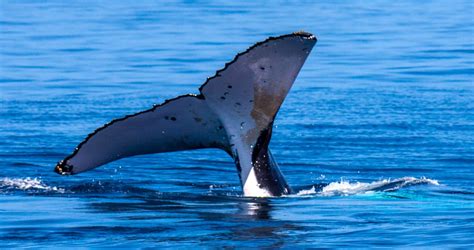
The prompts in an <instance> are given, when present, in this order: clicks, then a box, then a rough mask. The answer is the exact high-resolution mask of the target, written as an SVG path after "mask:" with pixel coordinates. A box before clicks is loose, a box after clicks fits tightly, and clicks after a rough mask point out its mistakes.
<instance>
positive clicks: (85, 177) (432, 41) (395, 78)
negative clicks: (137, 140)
mask: <svg viewBox="0 0 474 250" xmlns="http://www.w3.org/2000/svg"><path fill="white" fill-rule="evenodd" d="M473 13H474V3H473V1H429V2H423V3H421V2H418V1H401V2H398V1H397V2H389V1H373V2H370V5H369V4H368V2H366V1H336V2H329V1H327V2H313V1H301V2H299V1H282V2H273V1H271V2H270V1H264V2H258V3H255V2H253V1H252V2H242V3H237V2H235V3H224V2H214V1H211V2H201V1H166V2H155V1H80V2H70V1H28V0H27V1H1V2H0V246H1V247H38V246H40V247H79V246H88V247H156V246H158V247H176V246H179V247H183V248H186V247H191V246H195V245H198V246H201V247H240V248H245V247H270V248H278V247H284V248H292V247H322V248H326V247H327V248H335V247H340V248H346V247H357V248H365V247H371V246H372V247H374V246H377V247H410V248H411V247H420V248H427V247H431V246H437V247H440V248H454V247H460V248H474V236H473V235H474V190H473V187H472V186H473V184H474V77H473V73H474V41H473V40H474V38H473V37H474V20H473V16H474V15H473ZM298 30H305V31H308V32H312V33H314V34H315V35H316V36H317V37H318V44H317V45H316V47H315V48H314V50H313V52H312V54H311V55H310V57H309V59H308V61H307V62H306V64H305V65H304V67H303V69H302V71H301V73H300V75H299V77H298V79H297V80H296V82H295V85H294V86H293V89H292V90H291V92H290V93H289V95H288V97H287V99H286V100H285V102H284V104H283V106H282V108H281V110H280V112H279V114H278V116H277V119H276V121H275V124H274V125H275V127H274V134H273V137H272V141H271V145H270V147H271V148H272V151H273V154H274V156H275V158H276V159H277V161H278V162H279V164H280V167H281V169H282V171H283V173H284V175H285V176H286V178H287V180H288V182H289V184H290V185H291V186H292V187H294V188H295V189H296V190H297V192H296V193H295V194H293V195H290V196H287V197H280V198H268V199H263V198H246V197H242V193H241V187H240V185H239V180H238V175H237V172H236V170H235V166H234V164H233V162H232V160H231V159H230V157H228V156H227V155H226V154H225V153H224V152H222V151H219V150H213V149H209V150H197V151H187V152H176V153H167V154H156V155H146V156H137V157H133V158H128V159H123V160H120V161H117V162H113V163H110V164H108V165H106V166H103V167H100V168H97V169H95V170H92V171H89V172H86V173H83V174H80V175H76V176H70V177H64V176H59V175H57V174H55V173H54V172H53V168H54V166H55V164H56V163H57V162H58V161H59V160H61V159H62V158H64V157H65V156H66V155H68V154H69V153H71V152H72V150H73V149H74V147H75V146H76V145H77V144H78V143H79V142H81V141H82V140H83V139H84V138H85V137H86V136H87V134H88V133H90V132H92V131H93V130H94V129H95V128H97V127H99V126H101V125H103V124H104V123H106V122H108V121H110V120H111V119H114V118H118V117H122V116H124V115H127V114H131V113H135V112H138V111H141V110H144V109H148V108H150V107H151V106H152V105H153V104H155V103H157V104H158V103H161V102H163V101H164V100H165V99H168V98H172V97H175V96H177V95H181V94H186V93H197V92H198V87H199V86H200V85H201V84H202V83H203V82H204V81H205V79H206V77H209V76H212V75H213V74H214V72H215V71H216V70H217V69H220V68H222V67H223V66H224V64H225V63H226V62H228V61H230V60H232V58H233V57H234V55H235V54H236V53H238V52H240V51H243V50H245V49H246V48H248V47H249V46H251V45H252V44H253V43H255V42H258V41H261V40H263V39H265V38H266V37H268V36H276V35H281V34H286V33H291V32H294V31H298Z"/></svg>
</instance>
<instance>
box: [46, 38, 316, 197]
mask: <svg viewBox="0 0 474 250" xmlns="http://www.w3.org/2000/svg"><path fill="white" fill-rule="evenodd" d="M315 44H316V38H315V37H314V36H313V35H312V34H310V33H306V32H296V33H292V34H288V35H283V36H279V37H270V38H268V39H266V40H265V41H263V42H259V43H257V44H255V45H253V46H252V47H250V48H249V49H247V50H246V51H244V52H242V53H239V54H237V56H236V57H235V58H234V59H233V60H232V61H231V62H230V63H227V64H226V65H225V67H224V68H223V69H221V70H218V71H217V72H216V74H215V75H214V76H212V77H210V78H208V79H207V81H206V82H205V83H204V84H203V85H202V86H201V87H200V88H199V92H200V94H198V95H183V96H179V97H176V98H174V99H171V100H167V101H165V102H164V103H163V104H161V105H157V106H154V107H153V108H151V109H149V110H145V111H142V112H139V113H136V114H133V115H128V116H125V117H123V118H120V119H116V120H113V121H111V122H110V123H108V124H106V125H104V126H102V127H101V128H98V129H97V130H96V131H94V132H93V133H91V134H89V136H88V137H87V138H86V139H85V140H84V141H83V142H81V143H80V144H79V145H78V146H77V148H76V149H75V150H74V152H73V153H72V154H71V155H69V156H67V157H66V158H65V159H64V160H62V161H60V162H59V163H58V164H57V165H56V168H55V171H56V172H57V173H59V174H62V175H68V174H77V173H81V172H84V171H87V170H90V169H93V168H96V167H99V166H101V165H104V164H106V163H109V162H112V161H115V160H118V159H121V158H125V157H130V156H134V155H142V154H152V153H161V152H172V151H179V150H189V149H199V148H219V149H222V150H225V151H226V152H227V153H228V154H229V155H230V156H231V157H232V158H233V159H234V161H235V164H236V167H237V170H238V173H239V177H240V181H241V184H242V187H243V192H244V195H246V196H279V195H283V194H288V193H290V192H291V189H290V187H289V186H288V184H287V183H286V181H285V179H284V178H283V175H282V174H281V172H280V170H279V168H278V165H277V164H276V162H275V160H274V158H273V156H272V154H271V153H270V151H269V149H268V144H269V142H270V139H271V134H272V126H273V121H274V119H275V116H276V114H277V112H278V110H279V108H280V106H281V104H282V103H283V100H284V99H285V97H286V95H287V94H288V91H289V90H290V88H291V86H292V85H293V82H294V81H295V79H296V76H297V75H298V73H299V71H300V69H301V67H302V66H303V64H304V62H305V60H306V58H307V57H308V55H309V53H310V52H311V50H312V48H313V46H314V45H315Z"/></svg>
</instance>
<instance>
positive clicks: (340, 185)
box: [296, 177, 439, 196]
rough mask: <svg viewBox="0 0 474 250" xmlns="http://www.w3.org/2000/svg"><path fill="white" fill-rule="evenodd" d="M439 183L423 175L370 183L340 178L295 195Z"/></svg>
mask: <svg viewBox="0 0 474 250" xmlns="http://www.w3.org/2000/svg"><path fill="white" fill-rule="evenodd" d="M424 184H428V185H439V182H438V181H437V180H432V179H428V178H425V177H421V178H415V177H403V178H397V179H393V180H392V179H383V180H379V181H374V182H370V183H366V182H352V183H351V182H349V181H345V180H342V179H341V181H337V182H331V183H329V184H327V185H325V186H324V187H322V189H321V188H320V189H317V188H316V186H312V187H311V188H310V189H303V190H300V191H298V192H297V193H296V196H305V195H318V196H347V195H356V194H365V193H369V192H392V191H396V190H399V189H401V188H404V187H409V186H416V185H424Z"/></svg>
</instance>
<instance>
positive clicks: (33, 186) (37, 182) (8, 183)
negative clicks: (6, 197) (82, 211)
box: [0, 177, 65, 193]
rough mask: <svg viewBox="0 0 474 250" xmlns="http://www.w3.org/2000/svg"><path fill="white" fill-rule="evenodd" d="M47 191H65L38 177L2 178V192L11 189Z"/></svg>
mask: <svg viewBox="0 0 474 250" xmlns="http://www.w3.org/2000/svg"><path fill="white" fill-rule="evenodd" d="M19 190H22V191H31V192H38V191H40V192H41V191H42V192H44V191H46V192H57V193H64V192H65V190H64V189H63V188H58V187H54V186H48V185H46V184H45V183H43V181H42V180H41V179H38V178H30V177H26V178H8V177H5V178H2V179H0V193H5V192H11V191H19Z"/></svg>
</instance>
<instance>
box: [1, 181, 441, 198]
mask: <svg viewBox="0 0 474 250" xmlns="http://www.w3.org/2000/svg"><path fill="white" fill-rule="evenodd" d="M424 184H428V185H439V183H438V181H437V180H432V179H428V178H425V177H422V178H415V177H403V178H397V179H383V180H378V181H374V182H350V181H346V180H342V179H341V180H340V181H336V182H331V183H327V184H317V185H313V186H311V188H306V189H300V190H298V191H297V192H296V194H293V195H289V196H290V197H291V196H293V197H294V196H309V195H311V196H348V195H357V194H365V193H370V192H391V191H396V190H399V189H401V188H404V187H409V186H415V185H424ZM209 188H210V192H211V193H214V194H216V193H217V194H220V193H221V192H219V190H220V189H221V188H222V189H223V190H221V191H222V192H223V193H224V194H223V196H237V197H239V196H240V194H238V192H236V191H235V189H234V188H235V187H233V188H232V192H230V193H229V188H231V186H228V185H223V186H219V185H211V186H209ZM15 191H26V192H28V193H58V194H64V193H76V194H83V193H96V194H99V193H111V192H112V193H115V192H119V193H140V194H143V193H147V194H149V193H155V191H153V190H147V189H142V188H134V187H131V186H127V185H123V183H115V182H105V183H103V182H94V183H86V184H81V185H78V186H72V187H69V188H60V187H56V186H50V185H47V184H45V183H44V182H43V181H42V180H41V179H39V178H31V177H26V178H8V177H4V178H1V179H0V193H10V192H15ZM145 191H146V192H145Z"/></svg>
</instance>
